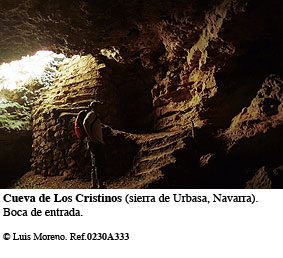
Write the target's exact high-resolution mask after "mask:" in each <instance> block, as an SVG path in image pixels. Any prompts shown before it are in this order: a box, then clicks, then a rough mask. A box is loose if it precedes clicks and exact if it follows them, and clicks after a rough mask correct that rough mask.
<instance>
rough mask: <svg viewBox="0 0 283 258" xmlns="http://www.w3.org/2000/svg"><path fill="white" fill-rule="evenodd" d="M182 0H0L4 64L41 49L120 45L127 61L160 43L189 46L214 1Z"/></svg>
mask: <svg viewBox="0 0 283 258" xmlns="http://www.w3.org/2000/svg"><path fill="white" fill-rule="evenodd" d="M177 2H178V3H176V2H175V1H168V0H167V1H164V0H163V1H161V0H159V1H140V0H134V1H133V0H127V1H122V0H118V1H117V0H115V1H113V0H96V1H73V0H71V1H70V0H44V1H43V0H25V1H22V0H1V2H0V9H1V13H0V62H8V61H11V60H13V59H19V58H20V57H21V56H25V55H27V54H32V53H34V52H35V51H37V50H39V49H49V50H53V51H55V52H61V53H64V54H67V55H69V56H70V55H74V54H81V55H84V54H89V53H91V54H94V53H96V52H97V51H98V50H99V49H100V48H107V47H111V46H116V47H117V48H119V49H120V51H121V54H122V55H123V57H124V58H125V59H127V58H133V57H135V56H139V54H140V52H153V53H154V52H156V51H158V49H159V48H160V44H163V45H165V48H174V47H176V45H177V44H178V42H183V43H184V44H185V45H186V46H187V47H190V45H192V44H193V43H194V41H195V40H196V39H197V37H198V32H199V31H200V30H201V28H202V26H203V20H204V16H205V15H204V14H205V11H206V10H209V9H210V8H211V6H212V5H213V4H212V2H215V1H204V0H192V1H184V0H183V1H177ZM148 49H150V50H148Z"/></svg>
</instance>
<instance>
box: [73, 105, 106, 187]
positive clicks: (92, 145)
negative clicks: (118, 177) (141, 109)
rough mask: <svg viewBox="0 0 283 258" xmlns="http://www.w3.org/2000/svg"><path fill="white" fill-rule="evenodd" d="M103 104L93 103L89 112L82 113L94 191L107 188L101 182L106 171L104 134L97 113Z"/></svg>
mask: <svg viewBox="0 0 283 258" xmlns="http://www.w3.org/2000/svg"><path fill="white" fill-rule="evenodd" d="M102 104H103V103H102V102H99V101H92V102H91V103H90V104H89V110H83V111H81V112H80V113H81V114H82V116H83V121H82V125H83V129H84V131H85V133H86V136H87V139H88V140H87V145H88V149H89V151H90V157H91V182H92V187H91V188H94V189H99V188H106V187H105V186H104V184H103V183H102V180H101V176H102V175H103V170H104V167H103V165H104V141H103V133H102V128H101V121H100V118H99V116H98V114H97V112H96V107H97V105H102ZM77 135H78V134H77ZM79 138H81V137H79Z"/></svg>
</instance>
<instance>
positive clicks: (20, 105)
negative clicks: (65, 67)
mask: <svg viewBox="0 0 283 258" xmlns="http://www.w3.org/2000/svg"><path fill="white" fill-rule="evenodd" d="M65 60H66V57H65V56H64V55H63V54H55V53H54V52H52V51H44V50H42V51H38V52H36V53H35V54H34V55H32V56H25V57H22V59H21V60H16V61H12V62H10V63H3V64H1V65H0V164H1V172H2V173H1V178H0V182H1V183H0V187H1V188H4V187H7V185H9V184H10V182H11V181H13V180H14V179H17V178H19V177H20V176H21V175H22V174H24V173H25V172H27V171H28V170H29V169H30V161H29V160H30V157H31V151H32V128H31V127H32V126H31V107H32V104H33V102H34V101H35V100H36V99H37V98H38V97H39V96H40V94H41V89H42V88H44V87H46V86H49V85H51V84H52V83H53V81H54V79H55V76H56V74H57V72H58V70H57V68H59V65H61V64H62V63H63V62H64V61H65Z"/></svg>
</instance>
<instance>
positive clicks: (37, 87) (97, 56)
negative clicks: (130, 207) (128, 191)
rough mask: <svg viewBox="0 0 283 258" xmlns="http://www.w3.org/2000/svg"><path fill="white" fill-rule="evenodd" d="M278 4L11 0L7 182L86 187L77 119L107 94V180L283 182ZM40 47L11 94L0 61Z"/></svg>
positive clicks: (4, 127) (3, 156)
mask: <svg viewBox="0 0 283 258" xmlns="http://www.w3.org/2000/svg"><path fill="white" fill-rule="evenodd" d="M282 7H283V6H282V1H279V0H269V1H267V0H263V1H256V0H214V1H206V0H191V1H188V0H180V1H171V0H156V1H147V0H115V1H113V0H103V1H102V0H96V1H92V0H68V1H66V0H45V1H43V0H25V1H23V0H9V1H8V0H1V2H0V10H1V11H0V164H1V179H0V184H1V185H0V187H1V188H89V187H90V169H91V167H90V166H91V165H90V155H89V151H88V149H87V145H86V139H84V140H80V139H77V138H76V136H75V132H74V122H75V118H76V115H77V114H78V112H79V111H81V110H83V109H86V108H87V106H88V105H89V103H90V102H91V101H93V100H97V101H101V102H103V103H104V104H103V105H101V106H99V107H98V108H97V112H98V113H99V116H100V118H101V121H102V123H103V136H104V141H105V160H104V168H105V169H104V174H103V175H102V177H103V180H104V182H105V185H106V186H107V188H112V189H115V188H167V189H168V188H239V189H242V188H282V186H283V160H282V153H283V144H282V143H283V141H282V139H283V137H282V127H283V87H282V85H283V77H282V68H283V63H282V60H283V59H282V57H283V56H282V45H283V44H282V43H283V42H282V41H283V37H282V27H283V26H282V25H283V24H282V21H283V19H282V10H283V8H282ZM43 50H45V51H48V52H47V53H48V54H47V55H48V57H49V61H48V64H47V65H46V66H45V67H44V70H43V71H42V73H41V77H40V78H37V79H34V78H33V79H29V80H28V81H26V82H25V83H24V84H22V85H20V86H19V85H17V86H18V87H17V88H16V89H13V90H11V89H8V88H7V87H6V86H5V85H6V84H5V83H6V82H5V78H6V77H5V76H6V75H7V73H6V75H5V73H1V69H2V68H1V67H4V65H7V64H10V63H11V62H12V61H15V60H20V59H21V58H22V57H23V56H27V55H29V56H34V55H37V54H38V53H39V52H38V51H43ZM51 51H52V52H51ZM36 53H37V54H36ZM41 59H42V60H43V58H41ZM33 70H35V68H33ZM22 73H23V72H22ZM1 76H2V77H1ZM15 76H16V75H15V71H14V72H12V77H15Z"/></svg>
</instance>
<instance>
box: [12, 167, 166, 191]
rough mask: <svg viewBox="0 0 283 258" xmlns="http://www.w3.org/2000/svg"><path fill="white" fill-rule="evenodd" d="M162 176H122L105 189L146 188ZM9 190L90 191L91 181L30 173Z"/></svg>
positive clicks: (108, 183) (15, 182) (113, 180)
mask: <svg viewBox="0 0 283 258" xmlns="http://www.w3.org/2000/svg"><path fill="white" fill-rule="evenodd" d="M161 177H162V176H161V175H160V174H159V173H155V174H144V175H140V176H123V177H120V178H117V179H111V180H106V181H104V182H103V183H104V185H105V186H106V188H107V189H137V188H147V185H148V184H149V183H151V182H152V181H155V180H156V179H158V178H161ZM8 188H10V189H91V181H90V180H86V179H78V178H77V179H66V177H64V176H48V177H45V176H42V175H40V174H34V172H32V171H30V172H27V173H26V174H24V175H23V176H22V177H21V178H19V179H18V180H16V181H14V182H13V183H12V184H11V185H10V186H9V187H8Z"/></svg>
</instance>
